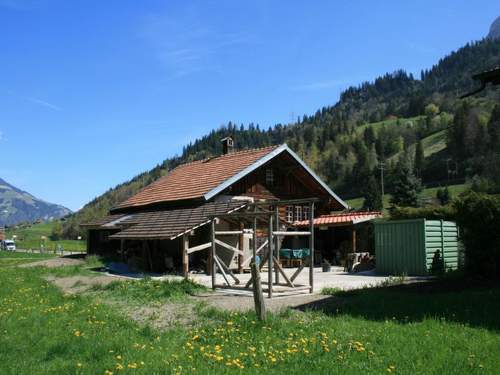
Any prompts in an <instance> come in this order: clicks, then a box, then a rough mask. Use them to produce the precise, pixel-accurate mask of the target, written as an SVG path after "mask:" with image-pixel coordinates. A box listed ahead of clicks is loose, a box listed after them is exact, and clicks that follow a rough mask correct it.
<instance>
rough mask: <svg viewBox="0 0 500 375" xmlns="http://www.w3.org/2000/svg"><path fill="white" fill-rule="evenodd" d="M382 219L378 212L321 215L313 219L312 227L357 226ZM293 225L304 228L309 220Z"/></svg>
mask: <svg viewBox="0 0 500 375" xmlns="http://www.w3.org/2000/svg"><path fill="white" fill-rule="evenodd" d="M380 217H382V213H381V212H378V211H359V212H344V213H339V214H331V215H321V216H320V217H317V218H315V219H314V225H315V226H320V225H335V224H358V223H362V222H364V221H369V220H373V219H377V218H380ZM294 225H296V226H298V227H305V226H308V225H309V220H303V221H297V222H295V223H294Z"/></svg>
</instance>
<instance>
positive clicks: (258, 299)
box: [250, 258, 271, 321]
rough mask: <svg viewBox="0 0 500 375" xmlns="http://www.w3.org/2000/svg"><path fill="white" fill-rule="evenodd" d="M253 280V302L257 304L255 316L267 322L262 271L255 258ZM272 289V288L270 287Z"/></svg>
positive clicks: (252, 266) (251, 265)
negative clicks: (261, 281)
mask: <svg viewBox="0 0 500 375" xmlns="http://www.w3.org/2000/svg"><path fill="white" fill-rule="evenodd" d="M250 267H251V269H252V278H253V301H254V304H255V314H256V315H257V319H259V320H260V321H264V320H266V305H265V303H264V295H263V294H262V284H261V283H260V271H259V268H258V267H257V264H255V258H254V260H253V261H252V263H251V264H250ZM269 288H271V286H269Z"/></svg>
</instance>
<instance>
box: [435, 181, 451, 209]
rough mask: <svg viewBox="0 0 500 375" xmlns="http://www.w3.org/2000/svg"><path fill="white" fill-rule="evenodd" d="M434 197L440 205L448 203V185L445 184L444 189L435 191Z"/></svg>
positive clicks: (449, 199) (449, 195)
mask: <svg viewBox="0 0 500 375" xmlns="http://www.w3.org/2000/svg"><path fill="white" fill-rule="evenodd" d="M436 198H437V199H438V200H439V203H441V205H442V206H444V205H446V204H448V203H450V201H451V193H450V190H449V189H448V186H446V187H445V188H444V189H438V190H437V191H436Z"/></svg>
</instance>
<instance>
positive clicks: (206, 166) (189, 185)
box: [115, 146, 278, 209]
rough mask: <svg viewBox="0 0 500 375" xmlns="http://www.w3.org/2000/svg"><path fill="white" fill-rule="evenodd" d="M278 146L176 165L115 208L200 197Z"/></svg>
mask: <svg viewBox="0 0 500 375" xmlns="http://www.w3.org/2000/svg"><path fill="white" fill-rule="evenodd" d="M276 147H278V146H270V147H265V148H260V149H252V150H244V151H238V152H233V153H230V154H226V155H221V156H218V157H215V158H208V159H204V160H199V161H195V162H192V163H187V164H182V165H179V166H178V167H177V168H174V169H173V170H172V171H171V172H170V173H168V174H167V175H166V176H163V177H161V178H160V179H158V180H157V181H155V182H153V183H152V184H150V185H148V186H146V187H145V188H144V189H142V190H141V191H140V192H139V193H137V194H135V195H133V196H132V197H130V198H128V199H127V200H126V201H124V202H122V203H120V204H119V205H118V206H116V207H115V209H116V208H127V207H137V206H145V205H149V204H153V203H159V202H171V201H177V200H183V199H194V198H201V197H203V196H204V195H205V194H206V193H208V192H209V191H210V190H212V189H214V188H215V187H217V186H219V185H220V184H221V183H222V182H224V181H225V180H227V179H229V178H230V177H232V176H234V175H235V174H237V173H239V172H241V171H242V170H244V169H245V168H247V167H248V166H250V165H252V164H253V163H255V162H256V161H258V160H259V159H261V158H262V157H264V156H266V155H267V154H269V153H270V152H271V151H273V150H274V149H275V148H276Z"/></svg>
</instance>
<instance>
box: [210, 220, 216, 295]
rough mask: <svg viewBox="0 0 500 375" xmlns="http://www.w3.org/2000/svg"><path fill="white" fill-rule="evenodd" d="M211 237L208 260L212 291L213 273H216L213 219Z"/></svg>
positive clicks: (213, 283)
mask: <svg viewBox="0 0 500 375" xmlns="http://www.w3.org/2000/svg"><path fill="white" fill-rule="evenodd" d="M211 232H212V233H211V235H212V249H211V250H212V251H210V259H209V264H210V273H211V274H212V289H214V290H215V276H216V275H215V272H216V269H215V268H216V265H215V219H212V223H211Z"/></svg>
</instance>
